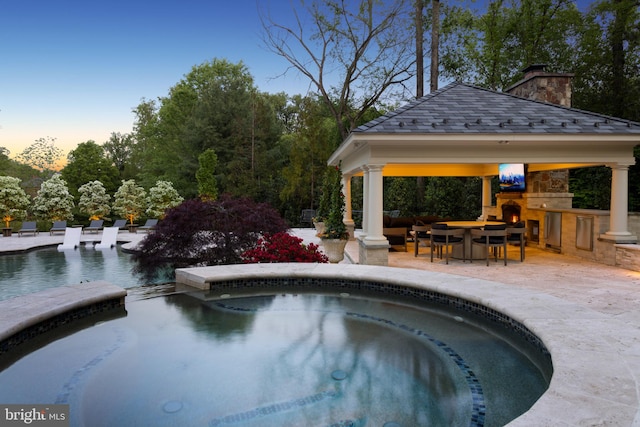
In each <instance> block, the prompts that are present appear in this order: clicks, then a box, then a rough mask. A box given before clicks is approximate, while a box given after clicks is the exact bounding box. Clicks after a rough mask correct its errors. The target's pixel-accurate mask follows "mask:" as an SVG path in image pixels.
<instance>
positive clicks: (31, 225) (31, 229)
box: [18, 221, 38, 236]
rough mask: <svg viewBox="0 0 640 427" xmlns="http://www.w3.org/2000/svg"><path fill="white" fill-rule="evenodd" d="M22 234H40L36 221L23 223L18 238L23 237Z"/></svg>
mask: <svg viewBox="0 0 640 427" xmlns="http://www.w3.org/2000/svg"><path fill="white" fill-rule="evenodd" d="M22 233H33V235H34V236H35V235H36V234H38V228H37V227H36V222H35V221H25V222H23V223H22V228H21V229H20V230H18V236H22Z"/></svg>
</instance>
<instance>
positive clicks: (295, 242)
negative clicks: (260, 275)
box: [242, 233, 329, 264]
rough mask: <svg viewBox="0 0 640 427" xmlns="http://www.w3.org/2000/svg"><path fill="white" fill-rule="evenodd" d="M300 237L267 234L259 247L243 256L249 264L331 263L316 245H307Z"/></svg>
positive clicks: (261, 239)
mask: <svg viewBox="0 0 640 427" xmlns="http://www.w3.org/2000/svg"><path fill="white" fill-rule="evenodd" d="M302 242H303V240H302V239H301V238H299V237H296V236H292V235H290V234H288V233H276V234H268V233H267V234H265V235H264V236H263V237H261V238H260V239H258V243H257V246H256V247H255V248H253V249H249V250H248V251H246V252H245V253H243V254H242V259H243V261H244V262H245V263H247V264H252V263H271V262H320V263H326V262H329V259H328V258H327V256H326V255H325V254H323V253H322V252H320V251H319V246H318V245H316V244H314V243H309V244H308V245H305V244H304V243H302Z"/></svg>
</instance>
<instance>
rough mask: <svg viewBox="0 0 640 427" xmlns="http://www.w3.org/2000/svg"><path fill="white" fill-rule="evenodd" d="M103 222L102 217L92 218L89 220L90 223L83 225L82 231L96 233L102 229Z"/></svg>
mask: <svg viewBox="0 0 640 427" xmlns="http://www.w3.org/2000/svg"><path fill="white" fill-rule="evenodd" d="M103 223H104V220H102V219H94V220H92V221H91V224H89V226H88V227H85V228H84V229H83V230H82V232H83V233H84V232H85V231H89V232H92V233H97V232H98V231H100V230H102V224H103Z"/></svg>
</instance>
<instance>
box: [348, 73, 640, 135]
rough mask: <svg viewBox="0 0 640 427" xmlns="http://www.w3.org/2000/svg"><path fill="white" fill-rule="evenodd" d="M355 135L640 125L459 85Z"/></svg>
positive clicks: (603, 129)
mask: <svg viewBox="0 0 640 427" xmlns="http://www.w3.org/2000/svg"><path fill="white" fill-rule="evenodd" d="M352 132H353V134H354V135H355V134H358V133H366V134H406V133H413V134H441V133H456V134H465V133H468V134H591V135H598V134H602V135H606V134H626V135H630V134H631V135H632V134H637V135H640V123H637V122H633V121H629V120H623V119H619V118H615V117H609V116H605V115H601V114H596V113H591V112H588V111H583V110H578V109H575V108H567V107H562V106H558V105H554V104H549V103H545V102H540V101H534V100H529V99H524V98H520V97H517V96H514V95H510V94H507V93H501V92H495V91H492V90H488V89H483V88H479V87H476V86H472V85H469V84H465V83H460V82H454V83H451V84H449V85H447V86H446V87H444V88H442V89H440V90H438V91H435V92H433V93H430V94H429V95H426V96H424V97H422V98H420V99H416V100H414V101H411V102H409V103H408V104H407V105H405V106H403V107H401V108H399V109H397V110H395V111H393V112H390V113H388V114H385V115H383V116H380V117H378V118H377V119H375V120H372V121H370V122H368V123H366V124H364V125H362V126H360V127H358V128H356V129H354V130H353V131H352Z"/></svg>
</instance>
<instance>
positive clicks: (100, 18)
mask: <svg viewBox="0 0 640 427" xmlns="http://www.w3.org/2000/svg"><path fill="white" fill-rule="evenodd" d="M483 3H484V0H480V1H479V2H476V3H475V7H474V8H475V9H477V8H478V6H479V4H483ZM579 3H587V1H584V0H581V1H580V2H579ZM292 5H294V6H296V7H299V1H298V0H234V1H214V0H179V1H178V0H153V1H150V0H126V1H125V0H112V1H110V2H91V1H79V0H59V1H52V0H17V1H10V0H0V64H1V65H0V147H5V148H8V149H9V150H10V152H11V154H10V156H11V157H14V156H15V155H16V154H19V153H20V152H22V151H23V150H24V149H25V148H26V147H28V146H29V145H31V144H33V143H34V142H35V141H36V140H38V139H40V138H55V140H56V146H57V147H59V148H61V149H63V150H64V152H65V156H66V154H67V152H68V151H69V150H71V149H73V148H75V147H76V146H77V145H78V144H79V143H81V142H85V141H88V140H94V141H96V142H97V143H99V144H102V143H104V142H105V141H107V140H108V139H109V137H110V135H111V133H112V132H120V133H123V134H124V133H130V132H131V131H132V130H133V121H134V115H133V113H132V110H133V108H135V107H136V106H137V105H139V104H140V102H141V101H142V100H143V99H147V100H153V99H157V98H158V97H161V96H166V95H167V94H168V91H169V89H170V88H171V87H172V86H174V85H176V84H177V83H178V82H179V81H180V80H181V79H182V78H183V76H184V75H185V74H188V73H189V72H190V71H191V69H192V67H193V66H195V65H200V64H203V63H205V62H207V61H211V60H212V59H214V58H220V59H226V60H228V61H230V62H232V63H234V64H235V63H238V62H240V61H242V62H244V64H245V65H246V66H247V67H248V70H249V72H250V73H251V75H252V76H253V77H254V81H255V84H256V85H257V87H258V88H259V90H261V91H263V92H268V93H277V92H281V91H284V92H286V93H288V94H290V95H294V94H306V93H307V91H308V89H309V83H308V80H307V79H306V78H303V77H301V76H300V75H299V74H298V73H297V72H296V71H290V72H289V73H288V74H287V76H286V77H278V76H280V75H281V74H282V73H283V72H284V71H285V70H286V69H287V67H288V63H287V62H286V61H285V60H284V59H282V58H280V57H279V56H277V55H275V54H274V53H272V52H269V51H268V50H267V49H266V47H264V45H263V42H262V39H261V33H262V31H263V30H262V25H261V23H260V13H259V11H258V10H259V9H260V10H261V11H266V12H268V13H269V15H270V16H272V17H274V20H275V21H277V22H280V23H287V22H291V21H292ZM581 6H582V7H584V5H581Z"/></svg>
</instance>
